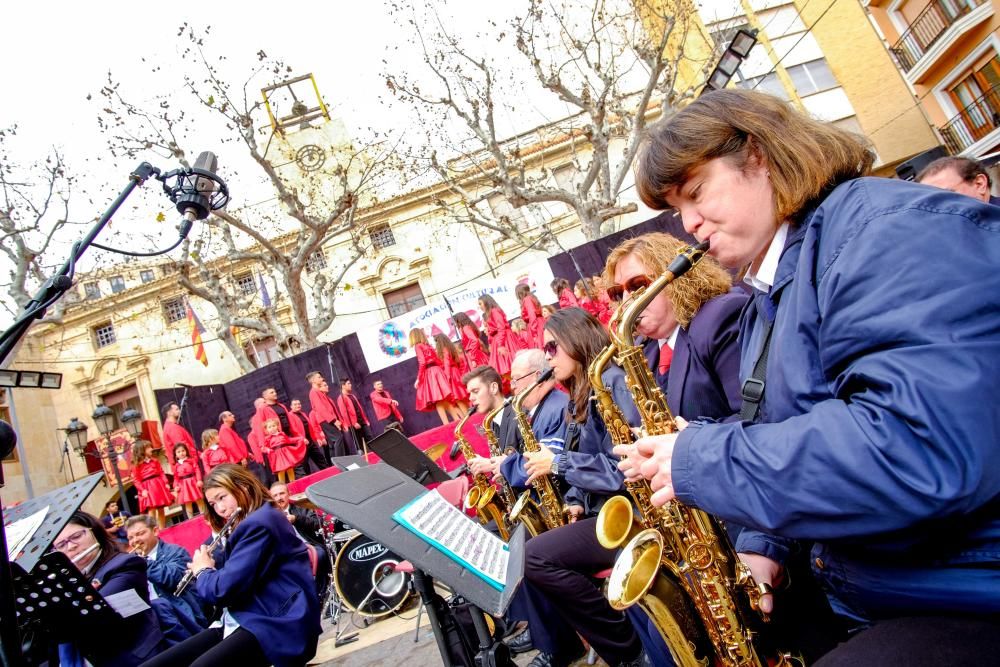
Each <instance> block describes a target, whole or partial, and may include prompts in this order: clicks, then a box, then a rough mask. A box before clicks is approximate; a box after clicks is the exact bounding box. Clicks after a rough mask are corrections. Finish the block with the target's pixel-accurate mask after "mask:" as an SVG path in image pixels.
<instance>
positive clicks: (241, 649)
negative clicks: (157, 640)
mask: <svg viewBox="0 0 1000 667" xmlns="http://www.w3.org/2000/svg"><path fill="white" fill-rule="evenodd" d="M142 664H143V667H176V666H177V665H190V666H191V667H210V666H212V665H220V666H223V665H225V666H228V665H239V666H240V667H268V665H270V664H271V661H270V660H268V659H267V656H265V655H264V651H263V649H261V647H260V643H259V642H258V641H257V638H256V637H254V636H253V635H252V634H251V633H250V632H248V631H247V630H245V629H244V628H237V629H236V631H235V632H233V634H231V635H229V636H228V637H226V638H225V639H223V638H222V628H209V629H208V630H202V631H201V632H199V633H198V634H196V635H195V636H193V637H191V638H190V639H187V640H185V641H182V642H181V643H180V644H177V645H175V646H172V647H171V648H169V649H167V650H166V651H164V652H163V653H161V654H159V655H158V656H156V657H155V658H151V659H150V660H147V661H146V662H144V663H142Z"/></svg>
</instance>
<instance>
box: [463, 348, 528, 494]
mask: <svg viewBox="0 0 1000 667" xmlns="http://www.w3.org/2000/svg"><path fill="white" fill-rule="evenodd" d="M462 382H463V383H465V389H466V391H468V392H469V404H470V405H472V407H474V408H475V409H476V412H478V413H479V414H481V415H485V414H487V413H489V412H493V411H494V410H496V409H497V408H499V407H500V406H501V405H503V402H504V395H503V378H501V377H500V374H499V373H498V372H497V370H496V369H495V368H493V367H492V366H477V367H476V368H473V369H472V370H471V371H469V372H468V373H466V374H465V375H464V376H462ZM493 433H494V434H495V435H496V436H497V440H498V441H499V442H500V447H501V448H502V449H503V450H504V451H506V450H508V449H510V450H512V451H517V450H519V449H520V448H521V436H520V435H519V434H518V432H517V424H516V423H515V420H514V416H513V412H512V410H511V407H510V405H507V406H505V407H504V409H503V410H501V411H500V412H499V413H497V415H496V416H495V417H494V418H493ZM468 464H469V471H470V472H471V473H472V474H474V475H478V474H482V473H485V474H493V473H494V471H495V470H497V469H498V468H499V464H500V460H499V458H494V457H490V458H486V457H484V456H477V457H476V458H474V459H473V460H471V461H468Z"/></svg>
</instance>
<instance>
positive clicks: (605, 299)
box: [597, 290, 615, 326]
mask: <svg viewBox="0 0 1000 667" xmlns="http://www.w3.org/2000/svg"><path fill="white" fill-rule="evenodd" d="M597 307H598V308H599V309H600V312H599V313H598V315H597V319H599V320H600V321H601V324H603V325H604V326H608V324H609V323H610V322H611V316H612V315H613V314H614V311H615V304H614V303H613V302H612V301H611V297H610V296H608V292H607V290H601V291H600V292H599V293H598V294H597Z"/></svg>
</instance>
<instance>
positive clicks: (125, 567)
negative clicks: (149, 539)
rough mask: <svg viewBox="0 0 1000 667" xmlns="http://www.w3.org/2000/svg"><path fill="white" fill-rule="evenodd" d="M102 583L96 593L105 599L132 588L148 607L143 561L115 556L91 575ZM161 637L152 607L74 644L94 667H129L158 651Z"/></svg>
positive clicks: (92, 578)
mask: <svg viewBox="0 0 1000 667" xmlns="http://www.w3.org/2000/svg"><path fill="white" fill-rule="evenodd" d="M91 580H92V581H93V580H96V581H99V582H101V587H100V588H98V589H97V590H98V591H99V592H100V593H101V595H103V596H104V597H107V596H109V595H114V594H115V593H121V592H122V591H127V590H129V589H133V590H134V591H135V592H136V593H137V594H138V595H139V597H140V598H142V600H143V602H145V603H146V604H149V586H148V584H147V579H146V561H145V559H143V558H140V557H139V556H135V555H132V554H124V553H120V554H115V555H114V556H112V557H111V559H110V560H108V561H107V562H106V563H104V565H102V566H101V567H99V568H97V569H96V570H95V571H94V572H93V573H92V574H91ZM162 641H163V634H162V633H161V632H160V626H159V623H158V622H157V618H156V613H155V612H154V611H153V609H152V608H150V609H147V610H146V611H142V612H139V613H138V614H135V615H133V616H129V617H128V618H126V619H122V620H121V622H119V623H118V624H117V625H116V627H114V628H109V631H108V632H106V633H97V634H90V635H87V636H85V637H83V638H82V639H80V640H78V641H77V642H75V644H76V646H77V648H78V649H79V650H80V652H81V653H83V655H85V656H86V657H87V660H89V661H90V663H91V664H92V665H94V667H132V666H133V665H138V664H140V663H142V662H144V661H146V660H148V659H149V658H152V657H153V656H154V655H156V653H157V652H158V651H159V650H160V649H161V642H162Z"/></svg>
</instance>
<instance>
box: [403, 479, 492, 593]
mask: <svg viewBox="0 0 1000 667" xmlns="http://www.w3.org/2000/svg"><path fill="white" fill-rule="evenodd" d="M392 518H393V519H395V520H396V521H397V522H398V523H400V524H402V525H403V526H406V527H407V528H408V529H410V530H411V531H412V532H413V533H415V534H416V535H417V536H418V537H420V538H421V539H423V540H424V541H426V542H428V543H430V544H432V545H434V546H435V547H437V548H438V549H439V550H440V551H441V552H443V553H444V554H446V555H447V556H449V557H451V558H452V559H453V560H455V561H456V562H458V563H461V564H462V565H464V566H465V567H466V568H467V569H469V570H470V571H471V572H473V573H475V574H476V575H478V576H479V577H481V578H482V579H483V580H485V581H486V583H488V584H490V585H491V586H493V587H494V588H496V589H497V590H503V587H504V584H505V582H506V581H507V561H508V559H509V558H510V550H509V548H508V547H507V545H506V544H505V543H504V541H503V540H501V539H500V538H499V537H497V536H496V535H494V534H493V533H491V532H489V531H488V530H486V529H485V528H483V527H482V526H480V525H479V524H478V523H476V522H475V521H474V520H472V519H471V518H469V517H468V516H466V515H465V514H464V513H463V512H462V511H461V510H459V509H458V508H457V507H455V506H454V505H452V504H451V503H449V502H448V501H447V500H445V499H444V498H443V497H442V496H441V494H439V493H437V492H436V491H427V492H426V493H424V494H422V495H420V496H418V497H417V498H415V499H414V500H413V501H412V502H410V503H409V504H408V505H406V506H405V507H403V508H402V509H400V510H399V511H397V512H396V513H395V514H393V515H392Z"/></svg>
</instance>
